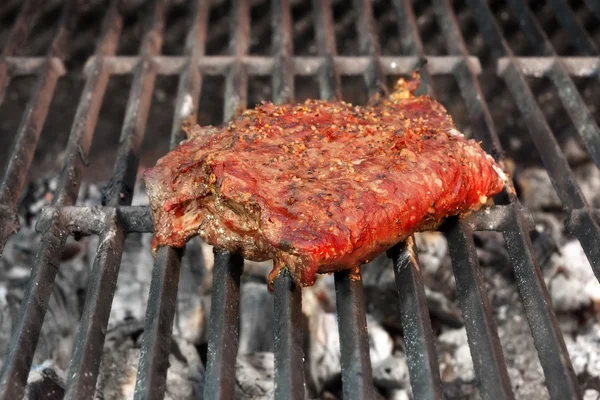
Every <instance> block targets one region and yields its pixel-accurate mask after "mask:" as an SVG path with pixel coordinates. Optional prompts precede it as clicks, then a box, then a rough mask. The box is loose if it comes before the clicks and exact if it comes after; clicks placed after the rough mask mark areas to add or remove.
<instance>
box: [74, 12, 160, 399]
mask: <svg viewBox="0 0 600 400" xmlns="http://www.w3.org/2000/svg"><path fill="white" fill-rule="evenodd" d="M163 14H164V5H163V4H161V3H160V2H157V3H156V6H155V9H154V12H153V19H152V21H151V28H150V29H149V30H148V32H146V34H145V36H144V38H143V40H142V45H141V48H140V56H141V57H142V60H141V61H140V64H148V63H149V62H148V60H147V58H146V55H147V56H151V55H156V54H158V52H159V51H160V43H161V39H160V38H161V36H162V30H163V21H162V18H163ZM108 47H109V49H110V50H111V51H114V50H115V47H116V46H115V45H114V44H112V43H109V45H108ZM151 74H152V72H150V73H147V72H146V68H143V67H140V68H139V69H136V72H135V76H134V82H133V85H132V89H131V92H130V97H129V100H128V104H127V110H126V117H125V123H124V124H123V130H122V132H121V140H120V147H119V150H118V154H117V160H116V162H115V168H114V171H113V179H114V180H113V181H111V183H109V185H110V188H109V193H108V198H107V201H106V203H107V204H108V205H109V206H117V205H129V204H131V199H132V196H133V193H132V188H133V185H134V183H135V175H136V172H137V165H138V162H137V159H138V157H137V154H138V152H139V147H140V145H141V141H142V138H143V136H144V133H145V124H146V119H147V116H148V110H149V107H150V99H151V98H152V96H151V94H152V90H153V83H154V82H153V81H154V77H153V76H149V75H151ZM107 218H108V219H109V221H110V222H109V223H107V224H106V225H105V228H104V230H103V231H102V232H101V233H100V244H99V245H98V249H97V252H96V258H95V259H94V264H93V269H92V275H91V277H90V284H89V287H88V290H87V293H86V302H85V304H84V309H83V315H82V319H81V322H80V325H79V329H78V331H77V338H76V343H77V346H76V347H75V349H74V352H73V359H72V361H71V365H70V366H69V373H68V375H67V379H68V382H67V393H66V397H67V398H69V399H78V398H86V397H91V396H93V394H94V389H95V386H96V379H97V376H98V369H99V368H100V360H101V357H102V350H103V346H104V339H105V332H106V327H107V324H108V318H109V316H110V308H111V307H110V306H111V304H112V300H113V297H114V293H115V289H116V285H117V277H118V274H119V266H120V264H121V257H122V254H123V246H124V243H125V234H124V232H123V227H122V225H121V223H120V220H119V218H118V214H117V213H112V214H110V215H107Z"/></svg>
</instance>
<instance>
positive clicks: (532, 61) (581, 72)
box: [496, 57, 600, 78]
mask: <svg viewBox="0 0 600 400" xmlns="http://www.w3.org/2000/svg"><path fill="white" fill-rule="evenodd" d="M557 58H559V59H560V61H562V65H563V66H564V68H565V69H566V70H567V72H568V74H569V75H570V76H575V77H580V78H593V77H595V76H597V75H598V71H599V70H600V58H598V57H512V58H507V57H500V58H499V59H498V61H497V63H496V66H497V68H496V73H497V74H498V75H500V76H502V75H503V74H504V71H505V70H506V68H508V66H509V65H510V64H511V62H514V63H515V64H517V65H518V66H519V68H520V69H521V73H522V74H523V75H525V76H533V77H536V78H541V77H544V76H548V75H550V72H551V70H552V66H553V65H554V63H555V62H556V60H557Z"/></svg>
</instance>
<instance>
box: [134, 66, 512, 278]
mask: <svg viewBox="0 0 600 400" xmlns="http://www.w3.org/2000/svg"><path fill="white" fill-rule="evenodd" d="M417 86H418V76H416V75H415V77H414V78H413V80H409V81H407V80H404V79H400V80H399V81H398V83H397V84H396V86H395V89H394V91H393V92H392V93H391V94H390V95H389V96H388V97H386V98H384V99H381V100H380V101H378V103H377V104H376V105H367V106H353V105H352V104H349V103H345V102H342V101H335V102H331V101H321V100H307V101H305V102H304V103H301V104H287V105H275V104H272V103H268V102H264V103H262V104H261V105H259V106H257V107H255V108H254V109H251V110H247V111H245V112H244V113H242V114H241V115H240V116H239V117H237V118H236V119H234V120H233V121H231V122H230V123H228V124H225V125H222V126H219V127H213V126H206V127H200V126H196V127H194V128H192V129H191V130H190V131H189V134H188V139H187V140H185V141H184V142H183V143H182V144H181V145H180V146H178V147H177V148H176V149H174V150H173V151H171V152H170V153H168V154H167V155H166V156H164V157H162V158H161V159H160V160H158V162H157V164H156V166H155V167H153V168H151V169H149V170H147V171H146V173H145V174H144V179H145V183H146V189H147V192H148V196H149V197H150V203H151V208H152V215H153V220H154V227H155V237H154V241H153V248H154V249H156V248H158V247H159V246H165V245H168V246H173V247H182V246H183V245H184V244H185V242H186V241H187V240H188V239H190V238H191V237H193V236H195V235H199V236H200V237H201V238H202V239H203V240H205V241H206V242H207V243H209V244H211V245H214V246H217V247H220V248H224V249H228V250H230V251H233V252H238V253H240V254H242V255H243V256H244V257H245V258H247V259H249V260H254V261H264V260H268V259H273V260H274V263H275V264H274V265H275V267H274V269H273V271H272V273H271V276H270V279H271V280H272V279H273V278H274V277H275V276H276V275H277V273H278V272H279V271H280V270H281V268H288V269H289V270H290V271H291V273H292V275H293V276H294V277H295V279H296V281H297V282H299V283H300V284H302V285H311V284H312V283H313V282H314V280H315V275H316V273H317V272H319V273H326V272H334V271H338V270H343V269H348V268H354V267H357V266H359V265H360V264H362V263H366V262H368V261H369V260H372V259H373V258H374V257H375V256H376V255H378V254H379V253H381V252H383V251H385V250H387V249H388V248H390V247H391V246H393V245H394V244H396V243H398V242H400V241H402V240H404V239H406V238H407V237H409V236H410V235H412V234H413V233H415V232H417V231H421V230H426V229H432V228H435V227H436V226H438V225H439V224H440V222H441V221H442V220H443V219H444V218H446V217H449V216H453V215H459V214H463V213H467V212H470V211H472V210H475V209H478V208H480V207H481V206H482V205H484V204H485V203H486V202H487V201H488V199H489V198H491V197H492V196H493V195H495V194H497V193H498V192H500V191H501V190H502V188H503V186H504V183H505V181H506V179H507V178H506V176H505V175H504V173H503V172H502V169H501V168H500V166H499V165H498V164H497V163H495V162H494V160H493V159H492V157H491V156H489V155H488V154H486V153H485V152H484V151H483V149H482V148H481V147H480V145H479V144H478V143H477V142H475V141H474V140H469V139H467V138H465V137H464V136H463V134H462V133H460V132H459V131H458V130H457V129H456V126H455V125H454V123H453V121H452V118H451V117H450V116H449V115H448V113H447V111H446V109H445V108H444V107H443V106H442V105H441V104H440V103H438V102H437V101H435V100H433V99H432V98H430V97H428V96H415V95H414V91H415V89H416V88H417Z"/></svg>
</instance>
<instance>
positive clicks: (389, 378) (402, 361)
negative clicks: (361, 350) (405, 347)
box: [373, 351, 410, 391]
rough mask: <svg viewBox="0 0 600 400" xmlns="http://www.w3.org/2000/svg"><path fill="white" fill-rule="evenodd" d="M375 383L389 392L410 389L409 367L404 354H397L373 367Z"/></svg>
mask: <svg viewBox="0 0 600 400" xmlns="http://www.w3.org/2000/svg"><path fill="white" fill-rule="evenodd" d="M373 382H374V383H375V384H376V385H377V386H379V387H381V388H384V389H387V390H390V391H392V390H398V389H405V390H403V391H406V390H408V389H410V384H409V377H408V365H407V364H406V356H405V355H404V353H402V352H399V351H397V352H395V353H394V354H392V355H391V356H389V357H388V358H386V359H384V360H382V361H380V362H379V363H377V364H374V365H373Z"/></svg>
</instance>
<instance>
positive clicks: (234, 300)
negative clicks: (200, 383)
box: [204, 0, 250, 399]
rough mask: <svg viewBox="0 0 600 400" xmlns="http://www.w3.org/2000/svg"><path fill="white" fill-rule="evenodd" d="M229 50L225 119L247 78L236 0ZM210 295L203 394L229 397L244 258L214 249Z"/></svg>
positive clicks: (246, 9)
mask: <svg viewBox="0 0 600 400" xmlns="http://www.w3.org/2000/svg"><path fill="white" fill-rule="evenodd" d="M232 14H233V15H232V18H231V27H230V28H231V49H230V51H231V53H232V55H233V56H234V57H235V61H234V64H233V65H232V66H231V67H230V68H229V71H228V74H227V78H226V82H225V109H224V119H225V121H229V120H231V119H232V118H234V117H235V115H236V113H238V112H240V111H242V110H243V109H245V108H246V103H247V94H248V78H247V71H246V67H245V66H244V65H243V63H242V57H243V56H245V55H246V54H247V52H248V47H249V35H250V4H249V2H248V1H247V0H238V1H236V2H235V4H234V5H233V8H232ZM214 252H215V265H214V267H213V296H212V303H211V307H210V325H209V331H208V355H207V359H208V362H207V368H206V383H205V386H204V397H205V398H207V399H221V398H233V396H234V394H235V390H234V388H235V357H236V354H237V348H238V331H239V326H238V325H239V300H240V276H241V274H242V270H243V266H244V260H243V259H242V258H241V256H239V255H237V254H233V253H230V252H228V251H223V250H218V249H215V250H214Z"/></svg>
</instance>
